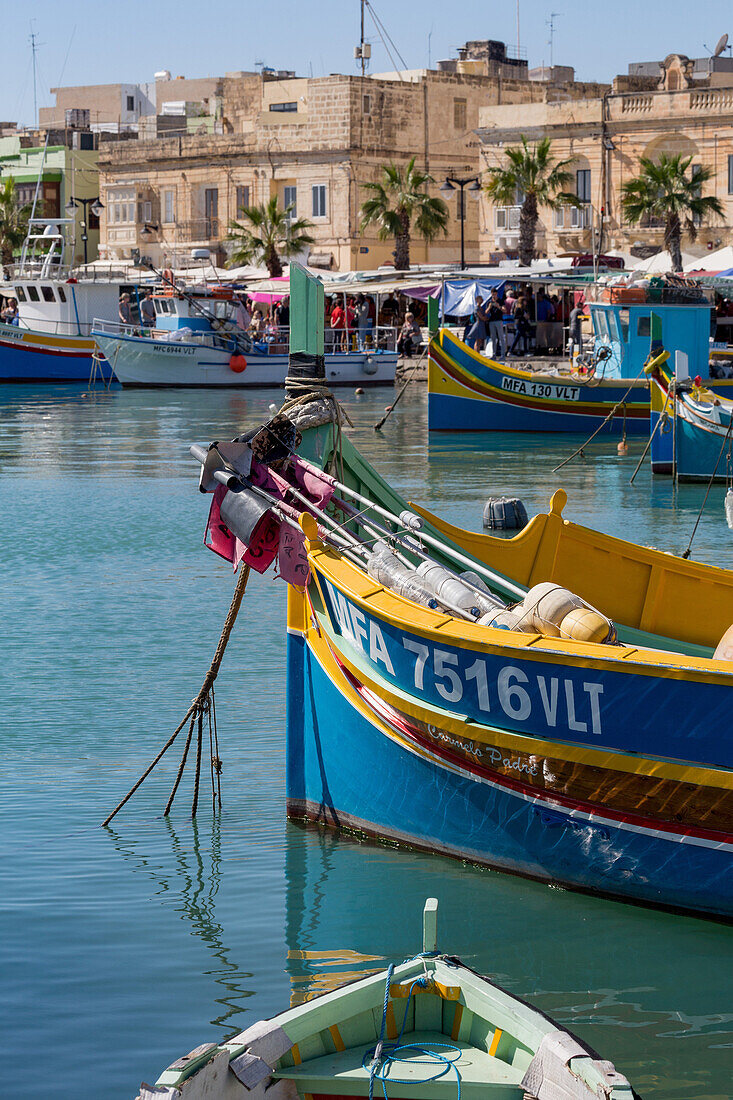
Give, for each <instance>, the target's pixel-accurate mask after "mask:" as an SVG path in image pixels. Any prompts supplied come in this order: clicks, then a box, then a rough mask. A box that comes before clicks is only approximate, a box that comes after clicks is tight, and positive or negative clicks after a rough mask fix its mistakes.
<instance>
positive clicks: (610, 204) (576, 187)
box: [477, 54, 733, 262]
mask: <svg viewBox="0 0 733 1100" xmlns="http://www.w3.org/2000/svg"><path fill="white" fill-rule="evenodd" d="M479 114H480V124H479V127H478V129H477V134H478V137H479V140H480V142H481V152H482V162H483V166H484V168H486V167H488V166H492V165H501V164H503V163H505V157H504V149H505V148H506V146H508V145H515V144H517V143H518V142H519V140H520V138H521V136H522V135H524V136H525V137H527V138H528V139H529V140H531V141H535V140H537V139H538V138H540V137H544V136H547V137H549V138H550V139H551V140H552V150H553V153H554V155H555V156H556V157H558V158H559V159H564V158H571V159H572V165H571V168H572V172H573V187H572V190H573V191H574V193H575V194H577V195H578V197H579V198H580V199H581V200H582V205H581V207H580V208H575V207H571V206H569V207H563V208H562V209H560V210H556V211H552V210H547V209H545V210H542V211H541V213H540V223H539V229H538V237H537V245H536V248H537V254H538V255H540V256H543V255H544V256H547V255H550V256H551V255H558V254H562V253H567V252H574V251H589V250H591V249H594V248H598V246H599V245H600V246H601V247H602V249H603V250H605V251H608V250H610V249H620V250H622V251H630V250H633V251H634V252H635V253H636V254H638V255H647V254H651V253H652V252H654V251H658V250H659V249H660V248H663V227H662V225H661V223H657V224H655V223H649V224H646V225H643V226H638V225H635V226H631V225H628V224H627V223H626V222H625V220H624V216H623V212H622V210H621V205H620V199H621V188H622V185H623V183H624V181H626V180H628V179H630V178H632V177H633V176H635V175H636V174H638V171H639V158H640V157H642V156H643V157H650V158H652V159H655V158H657V157H659V156H660V155H661V154H662V153H682V154H683V155H685V156H690V157H692V170H693V171H694V170H695V167H696V166H697V165H701V166H707V167H709V168H711V169H712V171H713V178H712V180H711V181H710V183H709V184H707V185H706V187H705V194H714V195H716V196H717V197H718V198H719V199H720V201H721V202H722V204H723V207H724V209H725V217H724V219H723V220H722V221H721V220H720V219H712V220H711V221H710V223H709V224H707V223H706V224H703V225H700V226H699V230H698V236H697V241H696V243H695V244H692V243H691V242H690V241H689V239H688V240H687V241H685V242H683V248H684V249H685V250H686V251H690V252H692V253H693V254H698V255H702V254H704V253H705V252H706V251H711V250H713V249H716V248H718V247H719V246H720V245H721V244H728V243H731V242H733V232H732V230H731V226H732V225H733V62H731V59H730V58H727V57H718V58H704V59H701V60H691V59H690V58H688V57H686V56H684V55H683V54H670V55H669V56H668V57H667V58H665V59H664V61H662V62H654V63H651V62H647V63H641V64H639V65H630V66H629V72H628V74H626V75H623V76H619V77H616V79H615V80H614V82H613V86H612V88H610V89H608V91H607V92H606V93H605V94H603V95H593V96H589V97H587V98H585V99H581V100H576V101H574V102H573V103H563V102H544V103H532V104H528V105H525V106H523V107H521V108H517V107H516V106H511V105H501V106H488V105H487V106H484V107H483V108H481V110H480V112H479ZM517 198H518V200H519V199H520V198H521V196H518V197H517ZM481 205H482V228H481V242H480V254H481V259H482V260H484V261H486V262H492V261H495V260H497V259H500V258H502V257H504V256H510V257H513V256H515V255H516V250H517V245H518V239H519V205H518V203H517V204H516V205H514V206H508V207H502V206H496V205H494V204H493V203H491V201H490V200H489V199H488V197H487V196H486V195H485V194H482V197H481Z"/></svg>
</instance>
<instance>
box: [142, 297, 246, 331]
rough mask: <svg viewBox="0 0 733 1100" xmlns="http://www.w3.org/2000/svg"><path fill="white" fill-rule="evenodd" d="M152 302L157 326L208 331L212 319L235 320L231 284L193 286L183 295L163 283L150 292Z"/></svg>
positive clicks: (211, 325)
mask: <svg viewBox="0 0 733 1100" xmlns="http://www.w3.org/2000/svg"><path fill="white" fill-rule="evenodd" d="M153 304H154V306H155V327H156V328H157V329H163V330H165V331H169V332H170V331H174V330H176V329H181V328H186V329H192V330H193V331H203V332H210V331H211V330H212V327H215V326H214V325H213V324H212V322H213V321H214V320H216V321H222V322H224V321H230V322H234V321H235V318H236V312H237V305H238V302H237V299H236V298H235V296H234V291H233V290H232V289H231V287H217V286H214V287H194V288H193V289H192V290H187V291H186V294H185V296H184V295H183V294H180V293H179V292H177V291H176V290H174V289H173V288H172V287H167V288H165V289H163V290H158V291H157V292H156V293H155V294H154V295H153Z"/></svg>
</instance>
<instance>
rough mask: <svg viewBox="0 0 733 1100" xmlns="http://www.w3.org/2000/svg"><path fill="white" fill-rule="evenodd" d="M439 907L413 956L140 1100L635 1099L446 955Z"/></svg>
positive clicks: (180, 1071) (595, 1061) (574, 1042)
mask: <svg viewBox="0 0 733 1100" xmlns="http://www.w3.org/2000/svg"><path fill="white" fill-rule="evenodd" d="M437 904H438V903H437V901H435V900H434V899H432V898H431V899H428V902H427V904H426V906H425V913H424V917H423V953H421V954H420V955H417V956H416V957H415V958H414V959H409V960H407V961H406V962H403V963H400V964H399V965H397V966H391V967H389V969H388V970H386V971H382V972H380V973H378V974H374V975H370V976H369V977H366V978H363V979H361V980H359V981H355V982H351V983H350V984H347V985H344V986H342V987H341V988H339V989H336V990H334V991H332V992H329V993H326V994H324V995H323V996H321V997H318V998H316V999H314V1000H311V1001H307V1002H306V1003H305V1004H301V1005H298V1006H297V1007H295V1008H291V1009H289V1010H288V1011H287V1012H283V1013H281V1014H280V1015H279V1016H275V1017H273V1019H271V1020H266V1021H262V1022H260V1023H257V1024H254V1025H253V1026H252V1027H250V1028H249V1029H248V1030H247V1031H244V1032H242V1033H241V1034H240V1035H236V1036H235V1037H234V1038H233V1039H230V1040H229V1041H228V1042H226V1043H222V1044H220V1045H217V1044H215V1043H207V1044H204V1045H203V1046H201V1047H197V1048H196V1050H193V1051H191V1053H190V1054H188V1055H186V1056H185V1057H184V1058H181V1059H179V1060H178V1061H177V1062H174V1063H173V1065H171V1066H169V1068H168V1069H167V1070H165V1072H164V1073H163V1074H162V1075H161V1077H160V1078H159V1079H158V1082H157V1084H156V1086H154V1087H151V1086H149V1085H143V1086H142V1087H141V1090H140V1093H139V1097H138V1100H161V1098H165V1100H177V1098H179V1097H181V1098H182V1100H243V1098H244V1097H245V1096H247V1095H249V1097H251V1100H335V1098H338V1100H351V1098H356V1097H370V1098H372V1097H376V1098H377V1100H380V1098H381V1100H384V1098H386V1100H499V1098H501V1100H509V1098H516V1100H523V1098H525V1100H527V1098H533V1100H634V1098H636V1093H635V1092H634V1090H633V1089H632V1088H631V1086H630V1084H629V1082H628V1081H627V1080H626V1078H625V1077H623V1076H622V1075H621V1074H620V1073H618V1072H617V1071H616V1070H615V1068H614V1066H613V1064H612V1063H611V1062H607V1061H603V1060H601V1059H600V1058H599V1057H598V1055H596V1054H595V1053H594V1052H593V1051H592V1050H590V1049H589V1048H588V1047H586V1046H585V1045H584V1044H583V1043H581V1042H580V1040H578V1039H577V1038H576V1037H575V1036H574V1035H571V1034H570V1032H567V1031H564V1030H563V1029H561V1028H559V1027H558V1026H557V1025H556V1024H555V1023H554V1022H553V1021H552V1020H551V1019H550V1018H549V1017H547V1016H545V1015H544V1014H543V1013H541V1012H538V1011H537V1010H536V1009H534V1008H532V1007H531V1005H528V1004H527V1003H526V1002H524V1001H522V1000H520V999H519V998H517V997H514V996H512V995H511V994H509V993H507V992H506V991H505V990H503V989H501V988H500V987H499V986H497V985H494V983H493V982H491V981H489V980H488V979H487V978H483V977H481V976H480V975H479V974H476V973H475V972H474V971H473V970H470V969H469V968H468V967H466V966H464V965H463V964H462V963H461V962H460V961H459V960H458V959H454V958H450V957H448V956H445V955H438V954H437V953H436V951H435V950H434V948H435V946H436V940H437V936H436V928H437ZM637 1100H638V1098H637Z"/></svg>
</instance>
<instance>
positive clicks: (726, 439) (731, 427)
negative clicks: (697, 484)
mask: <svg viewBox="0 0 733 1100" xmlns="http://www.w3.org/2000/svg"><path fill="white" fill-rule="evenodd" d="M732 430H733V416H731V419H730V422H729V424H728V431H727V432H726V433H725V436H724V438H723V443H722V446H721V448H720V451H719V452H718V460H717V462H716V463H715V465H714V467H713V472H712V473H711V475H710V479H709V481H708V487H707V489H706V490H705V496H704V497H703V502H702V504H701V505H700V511H699V512H698V513H697V519H696V520H695V526H694V527H693V528H692V534H691V535H690V541H689V542H688V544H687V549H686V550H685V552H684V554H683V555H682V557H683V558H689V556H690V551H691V550H692V540H693V539H694V537H695V535H696V533H697V528H698V526H699V524H700V520H701V519H702V514H703V512H704V511H705V505H706V504H707V502H708V496H709V495H710V490H711V488H712V485H713V481H714V480H715V475H716V474H717V472H718V466H719V465H720V460H721V458H722V457H723V451H724V450H725V445H726V443H728V442H729V440H730V438H731V431H732Z"/></svg>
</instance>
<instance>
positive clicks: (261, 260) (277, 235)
mask: <svg viewBox="0 0 733 1100" xmlns="http://www.w3.org/2000/svg"><path fill="white" fill-rule="evenodd" d="M292 210H293V204H292V203H291V204H290V206H286V207H285V209H284V210H280V209H279V207H278V202H277V195H273V197H272V198H271V199H270V201H269V202H267V203H262V204H260V205H259V206H244V207H242V210H241V215H242V221H241V222H236V221H234V222H230V223H229V232H228V234H227V238H226V239H227V240H228V241H231V242H232V243H233V245H234V248H233V249H232V252H231V255H230V256H229V266H230V267H237V266H238V265H239V264H264V265H265V267H266V268H267V270H268V271H269V272H270V278H272V279H275V278H277V277H278V276H279V275H282V273H283V265H282V260H281V257H283V256H284V257H285V258H287V259H290V258H291V257H293V256H297V255H298V253H299V252H302V251H303V249H304V248H307V247H308V245H310V244H313V243H314V241H315V238H314V237H311V236H310V234H309V233H308V230H309V229H311V228H312V222H309V221H307V220H306V219H305V218H296V219H291V218H290V213H291V212H292Z"/></svg>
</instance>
